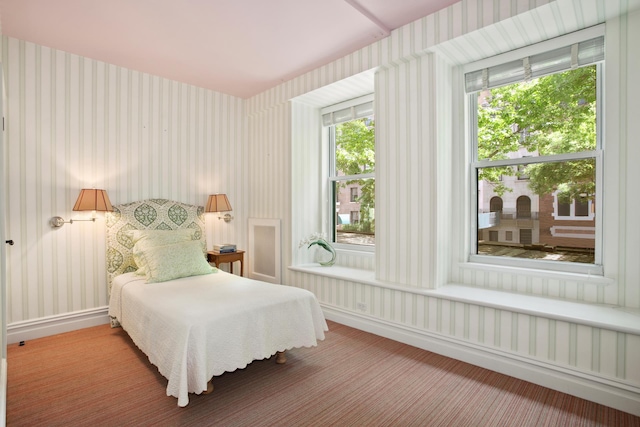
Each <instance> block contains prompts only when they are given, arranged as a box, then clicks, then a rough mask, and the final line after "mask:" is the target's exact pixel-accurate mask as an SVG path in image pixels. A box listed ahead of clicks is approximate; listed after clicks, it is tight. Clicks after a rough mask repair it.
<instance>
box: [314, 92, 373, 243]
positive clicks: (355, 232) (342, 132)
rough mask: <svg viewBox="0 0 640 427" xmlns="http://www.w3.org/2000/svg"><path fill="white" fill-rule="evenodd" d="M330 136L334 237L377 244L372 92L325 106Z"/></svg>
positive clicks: (347, 240) (331, 225) (335, 240)
mask: <svg viewBox="0 0 640 427" xmlns="http://www.w3.org/2000/svg"><path fill="white" fill-rule="evenodd" d="M322 122H323V125H324V127H325V131H326V132H327V133H328V140H329V146H330V148H329V165H330V167H329V169H330V170H329V174H328V179H329V188H330V189H331V190H330V191H331V198H330V203H329V205H328V206H327V209H328V210H330V218H331V219H332V221H331V224H330V232H329V233H328V234H329V236H331V241H332V242H333V243H336V244H337V245H336V246H337V247H340V245H350V246H349V247H352V248H353V247H359V248H371V247H373V246H374V245H375V121H374V115H373V95H368V96H365V97H361V98H357V99H354V100H351V101H347V102H343V103H340V104H338V105H334V106H330V107H327V108H323V109H322Z"/></svg>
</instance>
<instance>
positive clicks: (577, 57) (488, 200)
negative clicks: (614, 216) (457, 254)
mask: <svg viewBox="0 0 640 427" xmlns="http://www.w3.org/2000/svg"><path fill="white" fill-rule="evenodd" d="M591 37H593V36H591ZM563 40H564V43H568V44H562V43H563ZM567 40H568V39H567V38H559V39H558V40H552V41H548V42H544V43H541V44H539V45H534V46H530V47H528V48H525V49H521V50H519V51H517V52H510V53H508V54H505V55H502V56H501V57H497V59H496V60H492V61H491V62H490V63H487V62H486V61H485V62H483V63H481V64H480V65H482V67H479V66H476V68H475V69H474V65H473V64H471V65H470V66H468V67H466V70H465V71H469V70H471V71H469V72H467V73H466V74H465V86H466V92H467V94H468V99H469V104H468V105H469V108H468V114H469V123H470V126H471V127H470V129H469V135H470V141H471V146H472V152H471V157H472V161H471V164H470V167H471V169H472V173H473V174H474V176H477V181H474V184H473V185H472V187H473V188H471V191H472V193H473V194H477V197H476V198H475V203H476V206H475V207H474V210H477V217H474V218H473V224H472V226H473V228H472V233H471V236H474V240H472V248H473V250H472V253H471V254H470V258H471V259H472V260H473V261H477V262H488V263H491V264H503V265H513V266H525V267H532V268H536V267H540V268H546V269H549V263H547V262H545V263H543V264H544V267H543V266H542V265H543V264H542V263H540V262H539V260H544V261H553V267H551V269H555V270H562V271H575V272H580V271H587V269H589V271H591V272H592V271H594V270H593V267H594V266H597V267H599V268H598V271H602V268H601V259H602V254H601V253H600V248H601V245H600V242H598V241H596V236H597V235H600V233H597V232H596V229H597V227H600V225H599V224H600V222H599V221H598V218H597V217H596V215H595V212H596V211H597V209H596V207H597V206H598V205H597V201H598V199H597V197H596V196H601V194H602V188H600V187H599V186H598V183H599V182H600V181H601V179H600V178H599V174H601V169H602V165H601V161H602V144H601V137H600V131H601V129H600V126H599V120H600V117H601V116H602V112H601V111H602V109H601V104H602V102H601V100H602V93H601V87H602V84H601V80H602V69H603V67H604V36H600V37H596V38H591V39H588V40H578V41H577V42H576V41H575V36H574V40H571V41H570V42H567ZM501 58H502V60H501ZM498 210H500V211H501V214H500V215H499V220H498V221H489V220H488V219H487V218H488V215H494V216H495V212H497V211H498ZM475 236H477V238H476V237H475ZM499 237H504V240H501V239H499ZM536 263H537V264H536Z"/></svg>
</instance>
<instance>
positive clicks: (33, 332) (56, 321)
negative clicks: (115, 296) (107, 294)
mask: <svg viewBox="0 0 640 427" xmlns="http://www.w3.org/2000/svg"><path fill="white" fill-rule="evenodd" d="M108 310H109V309H108V307H106V306H105V307H98V308H92V309H88V310H81V311H75V312H72V313H65V314H61V315H57V316H48V317H41V318H39V319H32V320H25V321H23V322H15V323H11V324H9V326H8V327H7V343H8V344H13V343H17V342H20V341H27V340H33V339H36V338H43V337H48V336H50V335H56V334H61V333H64V332H70V331H75V330H77V329H83V328H90V327H92V326H98V325H104V324H107V323H109V314H108Z"/></svg>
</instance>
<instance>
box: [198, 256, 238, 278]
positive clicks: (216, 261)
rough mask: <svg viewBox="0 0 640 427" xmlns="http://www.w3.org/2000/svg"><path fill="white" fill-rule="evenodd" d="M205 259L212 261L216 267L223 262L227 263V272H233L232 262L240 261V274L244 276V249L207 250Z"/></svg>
mask: <svg viewBox="0 0 640 427" xmlns="http://www.w3.org/2000/svg"><path fill="white" fill-rule="evenodd" d="M207 261H209V262H212V263H214V264H215V265H216V267H218V266H220V264H224V263H225V262H228V263H229V272H230V273H231V274H233V263H234V262H236V261H240V275H241V276H244V251H241V250H238V251H235V252H225V253H220V252H218V251H208V252H207Z"/></svg>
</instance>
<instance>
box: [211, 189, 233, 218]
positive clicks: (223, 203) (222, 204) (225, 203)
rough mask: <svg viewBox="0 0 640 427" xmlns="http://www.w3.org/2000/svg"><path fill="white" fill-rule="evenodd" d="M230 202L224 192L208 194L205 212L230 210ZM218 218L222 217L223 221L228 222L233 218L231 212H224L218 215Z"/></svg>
mask: <svg viewBox="0 0 640 427" xmlns="http://www.w3.org/2000/svg"><path fill="white" fill-rule="evenodd" d="M232 210H233V209H231V203H229V199H227V195H226V194H213V195H211V196H209V200H207V206H206V208H205V210H204V211H205V212H230V211H232ZM218 219H224V222H229V221H231V220H232V219H233V217H232V216H231V214H229V213H226V214H224V216H221V215H218Z"/></svg>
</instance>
